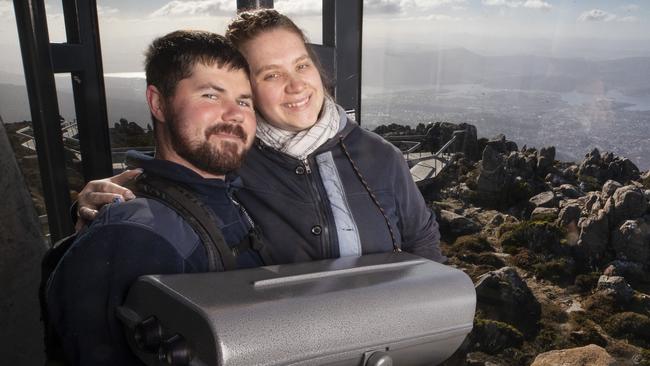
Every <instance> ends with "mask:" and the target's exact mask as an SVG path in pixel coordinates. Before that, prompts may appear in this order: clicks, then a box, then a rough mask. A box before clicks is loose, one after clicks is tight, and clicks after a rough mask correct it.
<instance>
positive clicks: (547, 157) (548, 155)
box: [537, 146, 555, 172]
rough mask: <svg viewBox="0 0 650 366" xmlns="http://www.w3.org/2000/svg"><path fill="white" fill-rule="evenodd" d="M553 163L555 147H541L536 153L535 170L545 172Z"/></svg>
mask: <svg viewBox="0 0 650 366" xmlns="http://www.w3.org/2000/svg"><path fill="white" fill-rule="evenodd" d="M554 162H555V146H550V147H543V148H541V149H540V150H539V152H538V153H537V169H538V170H540V171H544V172H545V171H547V170H548V169H549V168H550V167H552V166H553V163H554Z"/></svg>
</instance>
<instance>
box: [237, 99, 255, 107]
mask: <svg viewBox="0 0 650 366" xmlns="http://www.w3.org/2000/svg"><path fill="white" fill-rule="evenodd" d="M238 103H239V106H240V107H246V108H252V106H253V104H252V103H251V102H249V101H246V100H240V101H239V102H238Z"/></svg>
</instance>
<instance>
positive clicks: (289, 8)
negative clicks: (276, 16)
mask: <svg viewBox="0 0 650 366" xmlns="http://www.w3.org/2000/svg"><path fill="white" fill-rule="evenodd" d="M273 8H275V9H277V10H278V11H279V12H281V13H282V14H287V15H301V16H304V15H320V14H322V12H323V2H322V0H301V1H295V0H277V1H274V2H273Z"/></svg>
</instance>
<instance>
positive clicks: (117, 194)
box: [75, 169, 142, 231]
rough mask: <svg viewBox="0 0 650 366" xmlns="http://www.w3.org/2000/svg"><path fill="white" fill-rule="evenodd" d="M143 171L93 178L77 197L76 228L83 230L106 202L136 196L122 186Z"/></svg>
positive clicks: (127, 171) (127, 199)
mask: <svg viewBox="0 0 650 366" xmlns="http://www.w3.org/2000/svg"><path fill="white" fill-rule="evenodd" d="M141 173H142V170H141V169H133V170H125V171H123V172H122V173H120V174H118V175H114V176H112V177H110V178H105V179H98V180H92V181H90V182H88V183H87V184H86V186H84V188H83V189H82V190H81V192H79V196H78V198H77V203H76V205H77V211H76V213H77V223H76V225H75V229H76V230H77V231H79V230H81V228H83V227H84V226H85V225H87V224H88V222H90V221H92V220H94V219H95V217H96V216H97V212H99V209H100V208H102V207H103V206H104V205H105V204H107V203H111V202H114V201H115V200H116V199H117V200H121V201H122V202H124V201H129V200H132V199H134V198H135V195H134V194H133V192H131V191H130V190H129V189H127V188H124V187H122V186H123V185H125V184H126V183H128V182H129V181H131V180H132V179H134V178H135V177H137V176H138V175H140V174H141Z"/></svg>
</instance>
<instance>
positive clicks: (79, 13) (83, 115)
mask: <svg viewBox="0 0 650 366" xmlns="http://www.w3.org/2000/svg"><path fill="white" fill-rule="evenodd" d="M63 13H64V16H65V28H66V34H67V38H68V42H67V44H65V45H64V46H60V47H65V48H62V49H60V51H62V52H61V53H59V54H57V56H59V57H58V58H55V59H53V61H54V62H55V66H58V64H64V65H61V66H65V67H61V68H60V69H56V70H55V72H71V73H72V91H73V94H74V105H75V113H76V116H77V128H78V131H79V145H80V148H81V156H82V163H83V176H84V179H85V180H86V181H89V180H92V179H97V178H104V177H107V176H109V175H112V174H113V163H112V161H111V142H110V136H109V131H108V113H107V111H106V91H105V88H104V71H103V66H102V53H101V48H100V42H99V21H98V19H97V3H96V0H82V1H79V0H63ZM59 58H63V59H65V60H59ZM73 60H79V61H78V62H70V61H73ZM62 61H63V62H62Z"/></svg>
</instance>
